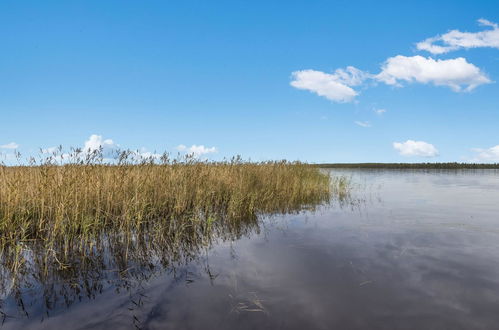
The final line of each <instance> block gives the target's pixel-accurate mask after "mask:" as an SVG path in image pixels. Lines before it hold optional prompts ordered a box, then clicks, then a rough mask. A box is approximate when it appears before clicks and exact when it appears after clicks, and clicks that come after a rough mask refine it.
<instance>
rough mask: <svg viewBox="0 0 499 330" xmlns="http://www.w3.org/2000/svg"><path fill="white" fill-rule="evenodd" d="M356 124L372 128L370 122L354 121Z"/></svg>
mask: <svg viewBox="0 0 499 330" xmlns="http://www.w3.org/2000/svg"><path fill="white" fill-rule="evenodd" d="M354 123H355V124H357V125H359V126H361V127H371V124H370V123H369V122H368V121H354Z"/></svg>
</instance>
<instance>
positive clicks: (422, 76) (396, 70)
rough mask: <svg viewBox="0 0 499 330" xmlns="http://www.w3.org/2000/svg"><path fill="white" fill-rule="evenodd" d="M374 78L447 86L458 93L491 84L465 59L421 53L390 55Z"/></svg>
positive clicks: (386, 82)
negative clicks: (443, 57) (439, 57)
mask: <svg viewBox="0 0 499 330" xmlns="http://www.w3.org/2000/svg"><path fill="white" fill-rule="evenodd" d="M375 79H376V80H378V81H382V82H384V83H385V84H388V85H395V86H401V82H402V81H405V82H419V83H422V84H430V83H431V84H433V85H436V86H448V87H450V88H452V90H454V91H456V92H459V91H462V90H465V91H471V90H473V89H474V88H475V87H477V86H479V85H482V84H487V83H490V82H491V81H490V79H489V78H487V76H486V75H485V74H484V73H483V72H481V71H480V69H479V68H478V67H476V66H475V65H473V64H471V63H468V61H466V59H465V58H463V57H458V58H454V59H449V60H440V59H439V60H435V59H433V58H431V57H428V58H426V57H423V56H419V55H416V56H402V55H397V56H395V57H390V58H389V59H388V60H386V62H385V63H384V64H383V66H382V70H381V72H380V73H379V74H378V75H376V77H375Z"/></svg>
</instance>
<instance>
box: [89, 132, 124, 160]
mask: <svg viewBox="0 0 499 330" xmlns="http://www.w3.org/2000/svg"><path fill="white" fill-rule="evenodd" d="M100 149H102V156H104V157H105V158H107V157H109V158H113V157H114V156H116V152H117V151H118V150H119V146H118V145H117V144H116V143H114V142H113V140H111V139H103V138H102V136H101V135H97V134H92V135H90V137H89V138H88V140H87V141H85V144H84V146H83V152H88V153H90V152H94V151H96V150H100Z"/></svg>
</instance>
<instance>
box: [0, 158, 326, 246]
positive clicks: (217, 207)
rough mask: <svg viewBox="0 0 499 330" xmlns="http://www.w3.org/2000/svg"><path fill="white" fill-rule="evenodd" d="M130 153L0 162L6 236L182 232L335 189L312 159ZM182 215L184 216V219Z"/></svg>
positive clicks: (0, 221) (0, 215)
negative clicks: (140, 156) (106, 159)
mask: <svg viewBox="0 0 499 330" xmlns="http://www.w3.org/2000/svg"><path fill="white" fill-rule="evenodd" d="M130 155H132V156H133V154H132V153H129V152H128V153H125V154H122V155H121V156H120V158H119V161H118V163H117V164H112V165H111V164H103V163H102V162H101V161H100V160H101V159H102V154H98V153H95V155H90V157H89V156H88V155H86V156H85V158H84V159H78V158H75V157H70V158H69V159H70V162H69V163H66V164H63V165H56V164H54V162H53V159H55V155H54V158H49V159H47V160H46V161H45V162H44V163H42V164H40V165H34V166H33V165H32V166H16V167H7V166H2V167H0V240H2V241H3V242H7V243H8V242H20V241H27V240H33V239H34V240H43V241H45V242H55V241H58V242H67V243H70V241H71V240H73V239H81V238H87V237H95V235H98V234H99V233H101V231H102V230H104V229H114V230H119V231H122V232H137V231H140V230H141V229H142V228H144V227H149V226H152V225H155V224H157V223H161V224H162V225H167V229H168V230H169V231H171V232H176V231H178V230H179V227H181V226H185V225H186V224H187V223H188V224H193V223H196V222H199V221H202V222H203V224H202V225H203V226H209V225H210V223H211V222H212V221H215V219H220V218H230V219H231V221H237V220H238V219H240V218H244V217H247V216H250V215H253V214H255V213H258V212H277V211H285V210H286V209H288V208H290V206H293V205H297V204H313V203H315V202H316V201H318V200H321V199H324V198H325V197H326V196H327V195H328V194H329V189H330V186H329V178H328V176H327V175H325V174H322V173H320V172H319V171H317V170H316V169H313V168H311V167H309V166H307V165H304V164H300V163H288V162H265V163H249V162H242V161H241V160H240V159H237V158H235V159H232V160H230V161H226V162H200V161H196V160H195V159H192V158H185V159H183V160H178V159H176V160H173V161H170V160H169V158H168V157H166V156H165V157H162V158H161V160H160V161H159V163H158V162H155V159H146V160H141V161H140V162H137V161H136V160H134V159H133V158H132V157H131V156H130ZM180 219H181V220H180Z"/></svg>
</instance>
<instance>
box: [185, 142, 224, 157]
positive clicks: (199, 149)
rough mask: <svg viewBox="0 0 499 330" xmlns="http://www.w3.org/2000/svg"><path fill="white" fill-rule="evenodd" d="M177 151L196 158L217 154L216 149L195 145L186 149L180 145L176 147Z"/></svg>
mask: <svg viewBox="0 0 499 330" xmlns="http://www.w3.org/2000/svg"><path fill="white" fill-rule="evenodd" d="M177 150H178V151H180V152H184V153H186V154H189V155H192V156H194V157H196V158H197V157H199V156H202V155H207V154H211V153H216V152H218V150H217V148H215V147H211V148H207V147H205V146H204V145H199V146H198V145H195V144H193V145H192V146H190V147H187V146H185V145H183V144H181V145H179V146H177Z"/></svg>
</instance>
